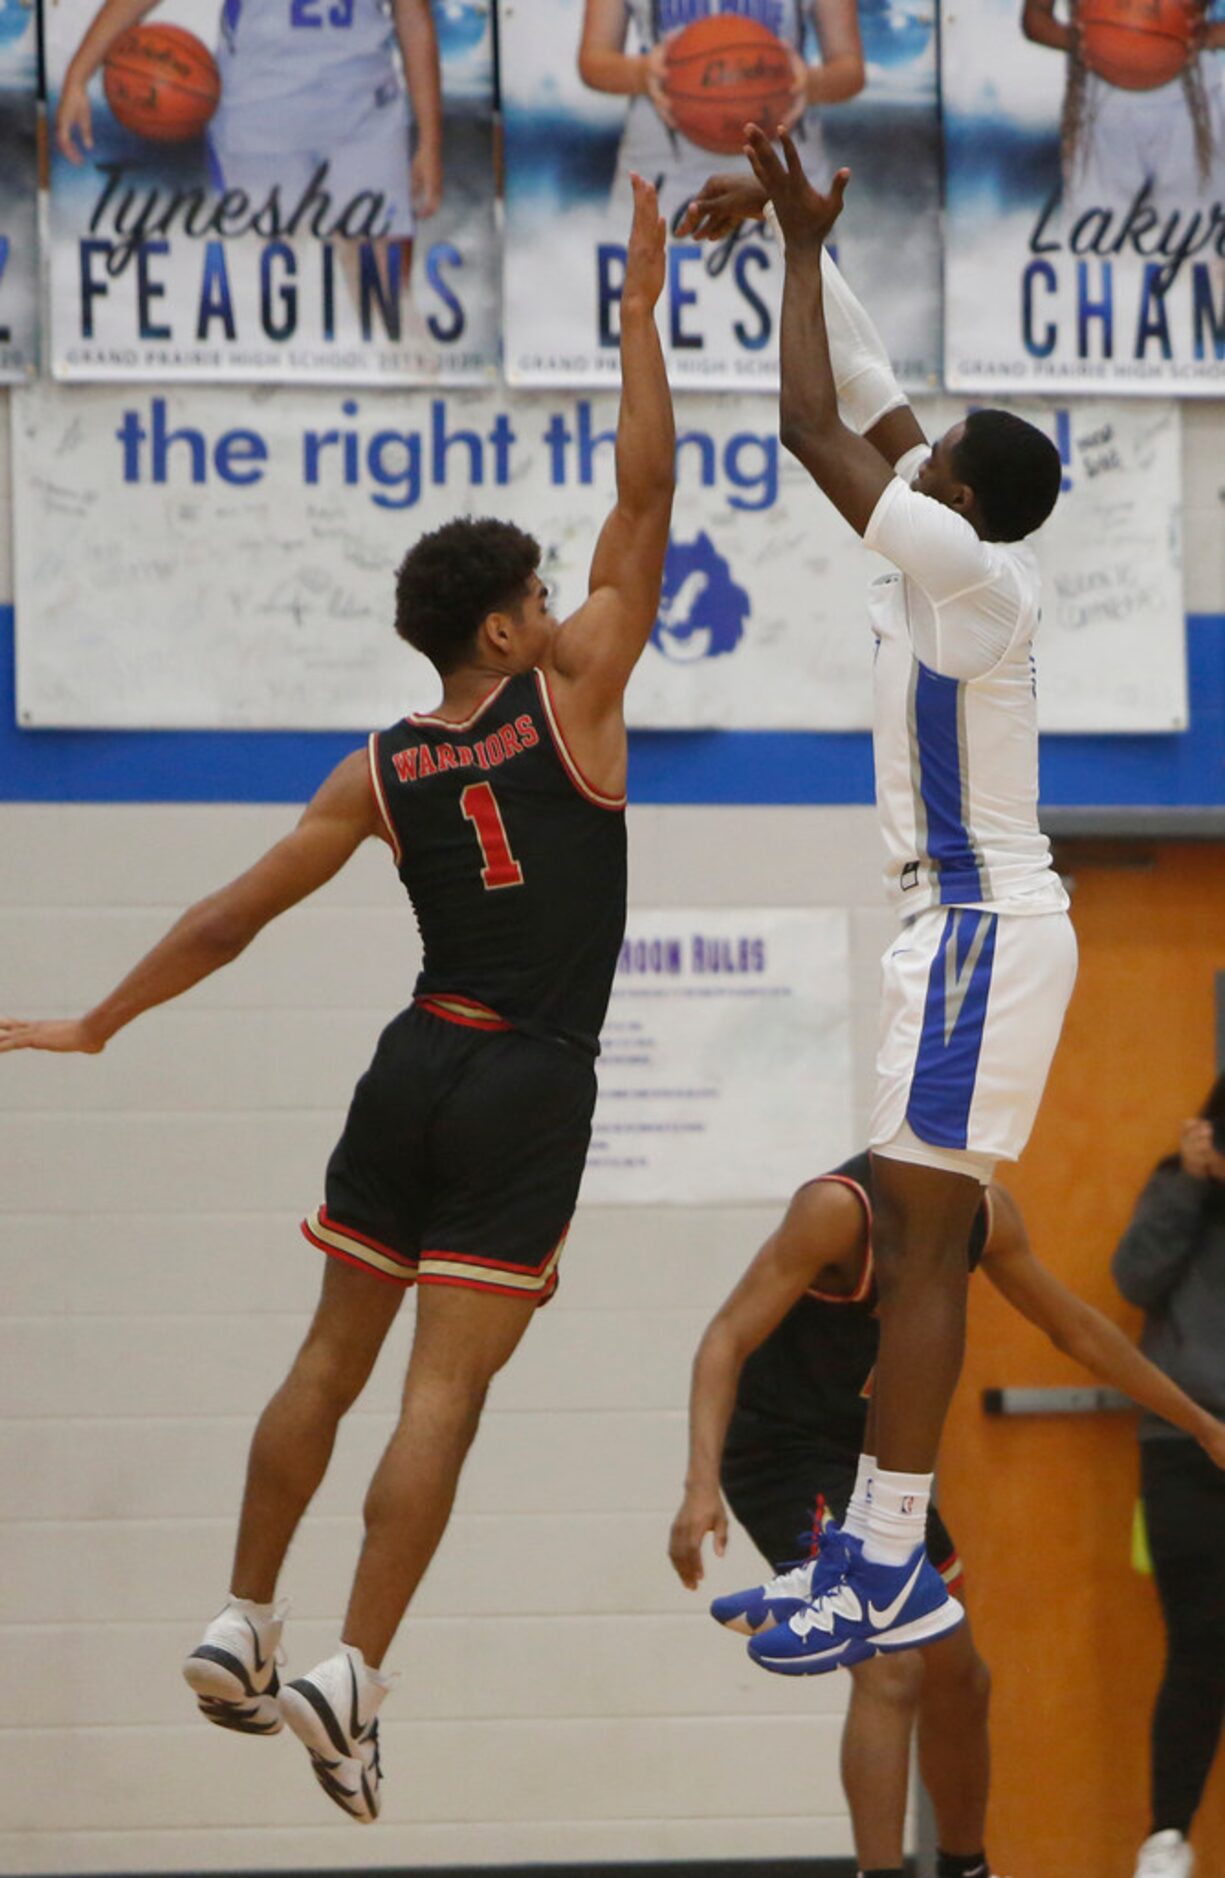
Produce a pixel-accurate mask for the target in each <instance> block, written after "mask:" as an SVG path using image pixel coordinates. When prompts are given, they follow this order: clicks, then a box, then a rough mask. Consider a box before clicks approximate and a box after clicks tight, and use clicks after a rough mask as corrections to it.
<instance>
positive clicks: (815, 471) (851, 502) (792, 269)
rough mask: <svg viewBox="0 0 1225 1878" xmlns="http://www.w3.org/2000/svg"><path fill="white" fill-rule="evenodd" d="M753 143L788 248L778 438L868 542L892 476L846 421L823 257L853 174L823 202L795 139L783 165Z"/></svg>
mask: <svg viewBox="0 0 1225 1878" xmlns="http://www.w3.org/2000/svg"><path fill="white" fill-rule="evenodd" d="M747 137H748V142H747V144H746V146H745V147H746V154H747V155H748V158H749V162H750V163H751V164H752V166H753V171H754V174H755V175H756V177H757V180H758V182H759V183H760V184H761V186H762V188H763V189H764V190H765V191H766V193H767V195H768V196H769V198H770V201H771V202H772V203H773V205H774V209H775V213H776V214H777V216H778V222H779V227H780V229H781V230H782V234H783V239H784V241H785V244H786V264H785V267H784V273H783V313H782V326H781V335H780V373H781V379H782V392H781V396H780V400H779V435H780V437H781V439H782V442H783V445H784V447H785V448H786V449H788V450H790V451H791V453H792V455H793V456H795V457H798V459H799V461H800V462H801V463H802V464H803V465H804V468H805V469H806V470H807V471H808V473H809V475H810V476H811V477H812V478H813V481H814V482H816V483H817V484H818V486H819V487H820V488H821V489H822V490H824V492H825V494H826V495H827V496H828V497H829V499H830V501H831V502H832V503H833V504H834V507H835V508H836V509H837V510H838V511H839V513H840V514H842V515H843V516H845V518H846V520H847V521H848V522H849V523H850V524H851V527H852V528H853V529H854V530H855V531H856V533H857V534H860V535H862V534H863V532H864V530H865V528H866V527H867V525H868V521H869V519H870V518H871V515H872V511H873V510H874V509H875V507H876V505H877V503H878V502H879V500H880V497H881V494H882V492H883V491H884V489H885V488H886V487H887V485H888V483H889V482H890V481H891V479H892V476H893V470H892V466H891V464H890V463H889V462H888V461H886V459H885V457H884V456H883V455H882V454H881V451H880V450H879V449H877V448H875V447H874V445H873V444H872V443H870V442H869V441H868V439H867V438H866V437H860V436H858V435H857V434H856V432H855V431H854V430H853V429H851V428H850V426H849V425H848V424H847V423H845V422H844V420H843V417H842V414H841V413H840V411H839V409H838V389H837V384H836V382H835V378H834V371H833V365H832V362H831V359H830V345H829V333H828V329H827V326H826V318H825V289H824V282H823V273H824V270H823V266H822V257H823V251H824V248H825V243H826V240H827V238H828V236H829V234H830V231H831V230H832V228H833V226H834V224H835V222H836V221H837V220H838V217H839V215H840V214H841V213H842V199H843V195H844V193H845V191H846V186H847V183H848V182H849V180H850V171H849V170H839V171H838V174H837V175H836V176H835V178H834V181H833V183H832V185H831V187H830V191H829V194H828V195H822V194H821V193H820V192H819V191H818V190H816V189H814V188H813V186H812V184H811V183H810V182H809V181H808V179H807V177H806V176H805V174H804V171H803V167H802V165H801V163H800V159H799V155H798V153H797V151H796V147H795V145H794V144H793V143H792V141H791V139H790V137H786V136H784V137H783V138H782V147H783V154H784V157H785V159H786V161H785V163H784V162H780V160H779V158H778V157H777V156H776V155H775V152H774V150H773V149H772V148H771V145H770V141H769V138H768V137H767V136H766V134H765V132H764V131H762V130H760V129H759V128H758V127H757V126H756V125H752V126H750V128H749V130H748V133H747ZM920 436H921V433H920Z"/></svg>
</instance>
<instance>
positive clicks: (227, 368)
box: [6, 0, 499, 384]
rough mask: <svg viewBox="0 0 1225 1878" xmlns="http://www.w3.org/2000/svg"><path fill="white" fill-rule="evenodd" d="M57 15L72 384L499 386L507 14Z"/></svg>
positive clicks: (56, 102) (211, 11)
mask: <svg viewBox="0 0 1225 1878" xmlns="http://www.w3.org/2000/svg"><path fill="white" fill-rule="evenodd" d="M6 3H9V4H11V0H6ZM46 21H47V26H46V35H47V46H46V57H47V80H48V94H49V96H48V109H49V117H50V123H51V146H52V155H51V352H52V370H53V371H54V373H55V374H56V376H57V377H61V378H132V377H141V376H149V377H165V378H190V377H195V376H208V377H210V378H218V377H220V378H243V379H257V380H260V381H264V382H267V381H275V380H284V379H315V380H323V381H340V382H346V381H354V382H363V381H369V380H373V379H378V380H379V382H380V383H387V382H388V381H391V382H393V383H394V382H396V381H399V382H401V383H406V384H413V383H423V382H430V383H437V384H457V383H463V382H465V381H481V380H485V379H488V378H491V377H493V376H494V375H495V374H496V370H497V360H498V344H499V336H498V295H499V282H498V259H497V238H496V228H495V203H494V157H493V20H492V0H51V4H50V5H49V6H48V8H47V12H46Z"/></svg>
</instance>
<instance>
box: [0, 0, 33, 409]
mask: <svg viewBox="0 0 1225 1878" xmlns="http://www.w3.org/2000/svg"><path fill="white" fill-rule="evenodd" d="M37 113H38V24H37V20H36V17H35V12H34V5H33V0H0V384H14V383H20V381H21V380H22V379H24V378H28V377H29V376H30V375H31V374H32V373H33V372H34V371H36V370H37V367H38V146H37Z"/></svg>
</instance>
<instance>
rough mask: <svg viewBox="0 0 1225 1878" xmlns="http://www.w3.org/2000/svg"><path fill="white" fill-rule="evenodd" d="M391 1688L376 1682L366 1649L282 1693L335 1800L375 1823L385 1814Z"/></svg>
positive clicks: (343, 1655)
mask: <svg viewBox="0 0 1225 1878" xmlns="http://www.w3.org/2000/svg"><path fill="white" fill-rule="evenodd" d="M386 1694H387V1684H386V1683H384V1682H382V1681H381V1680H380V1681H377V1682H376V1681H375V1679H374V1675H373V1674H372V1672H371V1671H370V1670H368V1669H367V1668H366V1664H365V1660H364V1658H363V1656H362V1653H361V1651H360V1650H357V1649H354V1648H353V1647H352V1645H350V1644H342V1645H341V1647H340V1649H339V1650H338V1651H337V1653H336V1655H335V1656H329V1657H328V1659H327V1661H326V1662H324V1663H320V1664H318V1665H317V1666H316V1667H315V1668H314V1669H312V1670H311V1671H310V1673H309V1674H308V1675H306V1676H299V1677H297V1678H296V1679H295V1680H294V1681H293V1682H291V1683H287V1684H286V1686H285V1687H284V1688H283V1689H282V1690H281V1714H282V1715H283V1716H284V1717H285V1720H286V1721H287V1722H288V1723H289V1725H290V1727H291V1728H292V1729H293V1731H294V1733H295V1734H296V1735H297V1737H298V1739H299V1741H301V1742H302V1743H303V1744H304V1746H305V1747H306V1749H307V1751H308V1752H309V1754H310V1757H311V1767H312V1768H313V1770H314V1774H315V1779H316V1780H317V1781H318V1782H319V1785H320V1786H321V1787H322V1788H323V1791H324V1792H325V1793H326V1794H327V1796H328V1798H329V1799H330V1800H335V1802H336V1804H337V1806H339V1807H340V1808H341V1810H342V1811H343V1812H346V1813H348V1814H349V1815H350V1817H351V1818H353V1819H358V1820H361V1822H362V1824H363V1825H370V1824H372V1823H373V1821H374V1820H376V1819H377V1818H378V1816H379V1788H380V1787H381V1785H382V1780H383V1770H382V1768H381V1766H380V1765H379V1725H378V1722H377V1721H376V1720H375V1716H376V1715H377V1713H378V1710H379V1706H380V1704H381V1703H382V1700H383V1697H384V1696H385V1695H386Z"/></svg>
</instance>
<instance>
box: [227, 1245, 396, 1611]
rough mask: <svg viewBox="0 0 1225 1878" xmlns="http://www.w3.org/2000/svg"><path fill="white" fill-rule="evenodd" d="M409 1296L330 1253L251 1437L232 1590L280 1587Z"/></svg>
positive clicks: (257, 1597)
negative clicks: (344, 1423) (340, 1434)
mask: <svg viewBox="0 0 1225 1878" xmlns="http://www.w3.org/2000/svg"><path fill="white" fill-rule="evenodd" d="M403 1297H404V1293H403V1291H402V1290H401V1289H400V1288H399V1287H398V1286H397V1285H394V1284H391V1283H389V1282H388V1280H387V1279H385V1278H376V1277H372V1276H371V1274H370V1273H369V1272H359V1271H356V1270H355V1269H354V1268H353V1267H352V1266H350V1265H345V1264H343V1263H342V1262H341V1261H340V1260H339V1259H327V1260H326V1261H325V1264H324V1273H323V1290H322V1292H321V1294H320V1298H319V1305H318V1308H317V1310H316V1312H315V1316H314V1320H313V1322H312V1324H311V1327H310V1329H309V1330H308V1331H307V1333H306V1340H305V1342H304V1343H303V1345H302V1348H301V1349H300V1350H299V1352H298V1354H297V1356H296V1357H295V1358H294V1363H293V1367H292V1368H291V1370H290V1372H289V1374H288V1376H287V1377H286V1378H285V1381H284V1382H283V1383H282V1384H281V1387H280V1388H279V1389H278V1390H277V1392H276V1394H275V1395H274V1396H273V1398H272V1400H271V1401H270V1402H269V1404H268V1406H267V1408H266V1409H265V1410H264V1412H263V1414H262V1415H261V1416H260V1419H259V1422H258V1424H257V1426H256V1430H255V1435H254V1438H253V1440H252V1442H251V1452H250V1456H249V1459H248V1461H247V1484H246V1489H245V1492H244V1494H243V1503H242V1513H241V1516H240V1518H239V1524H238V1541H237V1544H236V1546H235V1550H234V1571H233V1576H232V1578H231V1581H230V1589H231V1592H232V1593H233V1595H234V1596H235V1597H236V1598H249V1599H251V1600H252V1601H257V1602H258V1601H267V1600H270V1599H272V1598H274V1597H275V1596H276V1587H277V1579H278V1577H279V1576H280V1571H281V1566H282V1564H283V1563H284V1559H285V1554H286V1553H287V1552H288V1550H289V1546H290V1542H291V1540H292V1539H293V1536H294V1533H295V1532H296V1531H297V1529H298V1525H299V1523H300V1522H301V1519H302V1515H303V1514H304V1513H305V1511H306V1509H307V1507H308V1506H309V1505H310V1503H311V1501H312V1499H313V1498H314V1496H315V1493H316V1491H317V1490H318V1487H319V1484H320V1482H321V1481H322V1479H323V1476H324V1474H325V1473H326V1471H327V1465H328V1462H329V1461H330V1459H331V1457H332V1448H333V1446H334V1445H335V1441H336V1431H337V1429H338V1428H339V1426H340V1422H341V1419H342V1417H343V1416H344V1415H345V1414H346V1412H347V1411H348V1410H349V1409H350V1408H351V1407H352V1406H353V1404H354V1402H356V1400H357V1398H358V1396H359V1395H360V1394H361V1392H362V1390H363V1389H364V1388H365V1386H366V1383H367V1381H368V1380H369V1377H370V1372H371V1370H372V1369H373V1368H374V1363H375V1358H376V1357H377V1356H378V1353H379V1351H380V1350H381V1349H382V1347H383V1340H384V1338H385V1337H386V1335H387V1332H388V1331H389V1330H390V1328H391V1325H392V1322H393V1320H394V1318H395V1316H396V1313H397V1311H398V1310H399V1308H400V1304H401V1302H402V1300H403Z"/></svg>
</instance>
